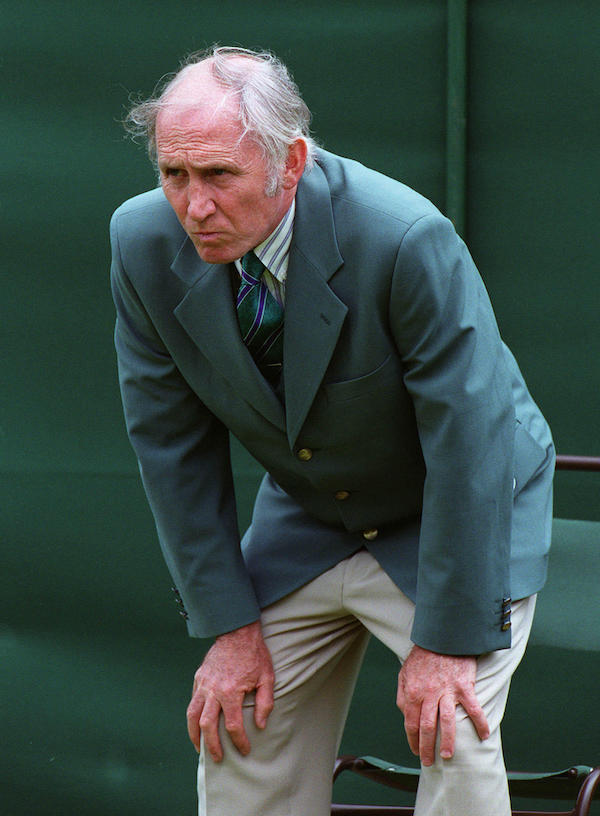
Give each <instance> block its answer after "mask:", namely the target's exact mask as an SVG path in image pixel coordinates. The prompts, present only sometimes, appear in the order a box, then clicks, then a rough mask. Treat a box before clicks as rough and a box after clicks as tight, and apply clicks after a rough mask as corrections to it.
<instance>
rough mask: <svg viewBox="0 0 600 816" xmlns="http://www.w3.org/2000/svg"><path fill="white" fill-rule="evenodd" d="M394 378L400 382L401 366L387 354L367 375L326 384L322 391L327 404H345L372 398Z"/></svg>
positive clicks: (393, 357)
mask: <svg viewBox="0 0 600 816" xmlns="http://www.w3.org/2000/svg"><path fill="white" fill-rule="evenodd" d="M394 377H395V378H396V380H398V381H402V371H401V365H400V362H399V360H398V359H397V358H396V357H395V356H394V355H392V354H388V356H387V357H386V358H385V360H384V361H383V362H382V363H381V364H380V365H378V366H377V368H374V369H373V370H372V371H369V372H368V373H367V374H363V375H361V376H360V377H354V378H352V379H351V380H339V381H338V382H329V383H326V384H325V387H324V390H325V394H326V396H327V400H328V402H330V403H331V402H345V401H347V400H352V399H357V398H359V397H364V396H373V394H374V393H375V394H376V392H377V391H378V389H380V388H382V387H385V383H386V381H388V380H390V379H392V378H394Z"/></svg>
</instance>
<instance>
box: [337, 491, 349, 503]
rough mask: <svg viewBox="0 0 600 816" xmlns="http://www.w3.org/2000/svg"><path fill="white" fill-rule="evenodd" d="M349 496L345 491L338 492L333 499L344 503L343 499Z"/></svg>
mask: <svg viewBox="0 0 600 816" xmlns="http://www.w3.org/2000/svg"><path fill="white" fill-rule="evenodd" d="M349 495H350V493H348V491H347V490H338V491H337V493H336V494H335V497H336V499H338V501H344V499H347V498H348V496H349Z"/></svg>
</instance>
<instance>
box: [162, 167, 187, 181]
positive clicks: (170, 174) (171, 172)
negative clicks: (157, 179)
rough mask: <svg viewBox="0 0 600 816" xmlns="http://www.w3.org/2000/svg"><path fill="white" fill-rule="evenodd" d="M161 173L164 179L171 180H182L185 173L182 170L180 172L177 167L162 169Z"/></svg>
mask: <svg viewBox="0 0 600 816" xmlns="http://www.w3.org/2000/svg"><path fill="white" fill-rule="evenodd" d="M161 172H162V174H163V176H164V177H165V178H172V179H177V178H182V177H183V175H184V173H185V171H184V170H181V169H180V168H178V167H163V168H162V169H161Z"/></svg>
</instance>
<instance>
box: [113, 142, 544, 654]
mask: <svg viewBox="0 0 600 816" xmlns="http://www.w3.org/2000/svg"><path fill="white" fill-rule="evenodd" d="M111 239H112V249H113V262H112V285H113V295H114V299H115V304H116V308H117V323H116V348H117V354H118V364H119V378H120V385H121V389H122V396H123V403H124V410H125V417H126V423H127V430H128V433H129V437H130V439H131V442H132V444H133V447H134V449H135V452H136V454H137V457H138V460H139V465H140V470H141V475H142V479H143V483H144V486H145V490H146V492H147V496H148V499H149V502H150V505H151V507H152V511H153V513H154V517H155V520H156V526H157V530H158V535H159V539H160V542H161V546H162V549H163V552H164V556H165V559H166V562H167V565H168V567H169V569H170V572H171V574H172V577H173V580H174V582H175V584H176V587H177V590H178V592H179V593H180V596H181V598H182V600H183V603H184V605H185V608H186V610H187V616H188V618H187V624H188V629H189V632H190V634H192V635H194V636H211V635H215V634H219V633H222V632H225V631H230V630H232V629H234V628H237V627H239V626H242V625H244V624H247V623H249V622H251V621H253V620H256V618H257V617H258V615H259V610H260V608H262V607H264V606H266V605H268V604H269V603H272V602H273V601H275V600H277V599H279V598H281V597H282V596H284V595H285V594H287V593H289V592H291V591H292V590H294V589H296V588H297V587H299V586H301V585H302V584H304V583H306V582H307V581H309V580H311V579H312V578H313V577H315V576H316V575H318V574H320V573H322V572H323V571H324V570H326V569H328V568H329V567H331V566H333V565H334V564H336V563H337V562H339V561H340V560H341V559H343V558H346V557H348V556H349V555H351V554H352V553H353V552H355V551H357V550H358V549H360V548H361V547H367V549H369V550H370V551H371V553H372V554H373V555H374V556H375V558H376V559H377V560H378V561H379V563H380V564H381V565H382V567H383V568H384V569H385V570H386V571H387V572H388V574H389V575H390V576H391V578H392V579H393V580H394V581H395V582H396V583H397V584H398V586H399V587H400V588H401V589H402V590H403V591H404V592H405V593H406V594H407V595H408V596H410V597H411V598H413V599H414V600H415V602H416V615H415V622H414V628H413V632H412V638H413V640H414V642H415V643H418V644H419V645H421V646H423V647H424V648H429V649H432V650H434V651H439V652H445V653H449V654H480V653H483V652H486V651H489V650H492V649H496V648H505V647H507V646H509V645H510V629H509V627H508V625H507V624H508V623H509V618H510V598H511V597H512V598H514V599H516V598H518V597H524V596H526V595H529V594H531V593H533V592H536V591H537V590H539V589H540V588H541V587H542V585H543V583H544V580H545V575H546V560H547V554H548V548H549V543H550V526H551V514H552V510H551V481H552V473H553V457H554V452H553V447H552V439H551V436H550V432H549V429H548V426H547V424H546V422H545V421H544V419H543V417H542V415H541V414H540V412H539V410H538V408H537V407H536V406H535V404H534V403H533V401H532V399H531V397H530V396H529V394H528V392H527V389H526V386H525V384H524V382H523V378H522V376H521V374H520V372H519V369H518V367H517V365H516V363H515V360H514V358H513V357H512V355H511V354H510V352H509V351H508V349H507V348H506V346H505V345H504V344H503V343H502V341H501V339H500V336H499V333H498V329H497V326H496V322H495V319H494V315H493V312H492V308H491V306H490V303H489V300H488V296H487V293H486V291H485V288H484V286H483V283H482V281H481V278H480V276H479V274H478V272H477V270H476V268H475V266H474V264H473V261H472V260H471V258H470V256H469V254H468V252H467V249H466V247H465V246H464V244H463V242H462V241H461V240H460V239H459V238H458V236H457V235H456V233H455V231H454V229H453V227H452V225H451V223H450V222H449V221H448V220H447V219H446V218H444V217H443V216H442V215H441V214H440V213H439V211H438V210H436V208H435V207H434V206H433V205H432V204H431V203H430V202H429V201H427V200H426V199H424V198H423V197H422V196H420V195H418V194H417V193H415V192H414V191H412V190H410V189H408V188H407V187H405V186H404V185H402V184H400V183H398V182H396V181H393V180H391V179H389V178H386V177H384V176H382V175H380V174H378V173H375V172H373V171H371V170H368V169H366V168H364V167H362V166H361V165H359V164H358V163H356V162H352V161H349V160H346V159H342V158H340V157H337V156H334V155H332V154H330V153H326V152H324V151H320V152H319V156H318V161H317V164H316V165H315V167H314V168H313V169H312V170H311V171H310V172H307V173H305V174H304V176H303V178H302V180H301V182H300V185H299V187H298V191H297V196H296V220H295V226H294V235H293V241H292V245H291V248H290V257H289V267H288V277H287V283H286V303H285V332H284V364H283V381H284V386H285V400H284V403H283V402H282V401H281V399H280V398H279V397H278V396H277V395H276V394H275V393H274V391H273V390H272V389H271V387H270V386H269V385H268V384H267V382H266V381H265V380H264V379H263V378H262V376H261V375H260V373H259V372H258V370H257V368H256V366H255V365H254V362H253V360H252V359H251V357H250V355H249V353H248V351H247V349H246V348H245V346H244V344H243V343H242V341H241V338H240V334H239V330H238V326H237V321H236V314H235V308H234V302H233V296H232V283H231V266H227V265H225V266H222V265H211V264H208V263H205V262H203V261H202V260H201V259H200V257H199V256H198V255H197V253H196V251H195V250H194V247H193V245H192V243H191V242H190V241H189V240H188V239H187V237H186V235H185V233H184V232H183V230H182V228H181V226H180V225H179V223H178V221H177V219H176V217H175V215H174V213H173V211H172V209H171V207H170V206H169V204H168V202H167V201H166V199H165V198H164V196H163V194H162V192H161V190H153V191H151V192H149V193H145V194H143V195H140V196H138V197H136V198H134V199H132V200H130V201H128V202H126V203H125V204H123V205H122V206H121V207H120V208H119V209H118V210H117V211H116V213H115V214H114V216H113V219H112V222H111ZM229 432H231V433H232V434H234V435H235V436H236V437H237V438H238V439H239V440H240V442H241V443H242V444H243V445H244V446H245V447H246V448H247V449H248V450H249V451H250V453H251V454H252V455H253V456H254V457H255V458H256V459H257V460H258V461H259V462H260V463H261V464H262V465H263V466H264V468H265V469H266V471H267V475H266V476H265V478H264V480H263V482H262V484H261V487H260V490H259V493H258V496H257V499H256V504H255V508H254V515H253V520H252V525H251V527H250V529H249V531H248V532H247V533H246V535H245V537H244V540H243V544H242V547H240V539H239V533H238V528H237V522H236V509H235V497H234V489H233V480H232V474H231V466H230V459H229V447H228V445H229Z"/></svg>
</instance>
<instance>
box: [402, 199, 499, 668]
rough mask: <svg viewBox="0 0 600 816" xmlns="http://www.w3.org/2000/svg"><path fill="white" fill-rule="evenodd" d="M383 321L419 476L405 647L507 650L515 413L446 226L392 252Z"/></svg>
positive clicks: (421, 230)
mask: <svg viewBox="0 0 600 816" xmlns="http://www.w3.org/2000/svg"><path fill="white" fill-rule="evenodd" d="M390 321H391V327H392V331H393V333H394V338H395V342H396V344H397V346H398V349H399V351H400V354H401V356H402V358H403V362H404V370H405V375H404V378H405V384H406V387H407V389H408V391H409V393H410V395H411V398H412V400H413V404H414V408H415V414H416V420H417V427H418V432H419V438H420V443H421V447H422V450H423V456H424V460H425V465H426V477H425V486H424V496H423V511H422V522H421V533H420V540H419V562H418V578H417V601H416V613H415V620H414V625H413V632H412V639H413V641H414V642H415V643H417V644H419V645H420V646H422V647H423V648H427V649H430V650H432V651H436V652H441V653H446V654H481V653H484V652H488V651H491V650H494V649H499V648H506V647H508V646H510V631H509V630H508V629H507V628H506V627H505V628H504V629H503V626H502V624H503V617H502V611H503V602H504V603H506V600H507V599H508V598H509V595H510V589H509V587H510V575H509V558H510V536H511V513H512V490H513V484H512V464H513V444H514V432H515V412H514V405H513V398H512V391H511V383H510V376H509V372H508V370H507V367H506V364H505V361H504V354H503V344H502V341H501V339H500V336H499V332H498V329H497V326H496V321H495V317H494V314H493V311H492V307H491V304H490V302H489V298H488V296H487V292H486V290H485V287H484V285H483V282H482V280H481V278H480V276H479V273H478V272H477V270H476V268H475V265H474V263H473V261H472V259H471V257H470V255H469V253H468V252H467V249H466V247H465V246H464V244H463V242H462V241H461V240H460V238H459V237H458V236H457V235H456V233H455V231H454V229H453V227H452V225H451V223H450V222H449V221H448V220H447V219H445V218H443V217H442V216H441V215H439V214H434V215H426V216H424V217H422V218H421V219H419V220H417V221H416V222H415V223H414V224H413V225H412V227H411V228H410V229H409V230H408V231H407V233H406V234H405V236H404V239H403V241H402V244H401V246H400V249H399V252H398V255H397V263H396V268H395V272H394V279H393V284H392V292H391V298H390Z"/></svg>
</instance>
